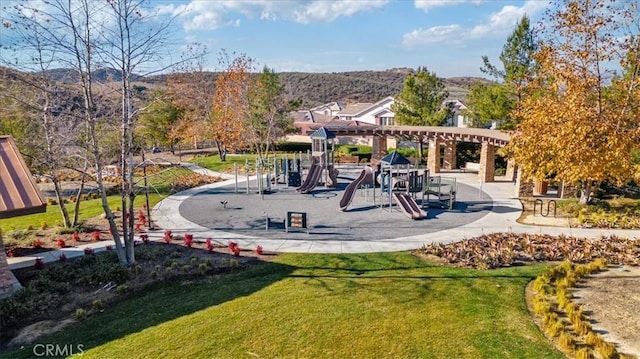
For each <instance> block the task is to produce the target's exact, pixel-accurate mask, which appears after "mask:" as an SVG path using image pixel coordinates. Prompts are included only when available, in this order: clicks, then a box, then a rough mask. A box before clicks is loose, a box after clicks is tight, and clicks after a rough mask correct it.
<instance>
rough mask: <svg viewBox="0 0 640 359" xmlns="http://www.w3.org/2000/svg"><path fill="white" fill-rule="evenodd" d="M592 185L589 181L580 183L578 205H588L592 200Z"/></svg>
mask: <svg viewBox="0 0 640 359" xmlns="http://www.w3.org/2000/svg"><path fill="white" fill-rule="evenodd" d="M592 191H593V184H592V183H591V181H586V182H583V183H582V191H580V200H579V201H578V203H580V204H588V203H590V202H591V200H592V199H593V195H592V193H591V192H592Z"/></svg>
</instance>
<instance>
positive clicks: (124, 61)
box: [102, 0, 171, 265]
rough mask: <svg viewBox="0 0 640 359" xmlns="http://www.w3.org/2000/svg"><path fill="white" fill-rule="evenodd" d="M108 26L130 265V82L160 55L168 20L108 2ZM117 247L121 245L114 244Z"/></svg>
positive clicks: (126, 2) (140, 2) (136, 4)
mask: <svg viewBox="0 0 640 359" xmlns="http://www.w3.org/2000/svg"><path fill="white" fill-rule="evenodd" d="M107 4H108V9H109V10H110V12H109V15H110V17H109V18H110V20H111V23H110V26H105V27H103V29H102V30H103V31H102V34H103V40H104V47H103V49H104V50H105V51H103V52H102V54H103V56H104V60H105V63H107V64H109V65H110V67H112V68H114V69H117V70H118V71H119V72H120V75H121V81H120V89H119V92H120V99H121V112H120V126H121V147H120V148H121V151H120V161H121V168H122V174H121V176H122V177H121V179H122V185H121V189H122V192H121V194H122V209H123V211H122V223H123V226H122V235H123V238H124V247H125V253H124V255H125V258H124V263H125V264H127V265H131V264H133V263H134V262H135V254H134V225H133V219H134V215H135V212H134V200H135V196H136V192H135V182H134V171H135V169H136V164H135V162H134V152H135V148H134V138H133V134H134V130H135V126H136V118H137V116H138V109H136V108H135V106H134V103H133V96H132V94H133V89H132V80H133V77H134V76H136V75H135V73H134V72H135V71H136V70H137V69H140V70H142V67H143V66H144V65H145V64H147V63H148V62H150V61H152V60H154V59H156V58H157V57H158V56H159V54H160V53H159V51H162V49H164V48H166V47H165V46H164V45H165V44H166V42H167V39H168V36H169V32H168V29H169V25H170V23H171V19H170V20H169V21H166V22H154V24H155V26H151V25H150V22H149V21H148V20H149V19H150V17H151V16H153V14H149V12H148V10H147V9H145V8H144V4H145V1H144V0H109V1H107ZM118 242H119V240H118ZM117 245H120V243H117Z"/></svg>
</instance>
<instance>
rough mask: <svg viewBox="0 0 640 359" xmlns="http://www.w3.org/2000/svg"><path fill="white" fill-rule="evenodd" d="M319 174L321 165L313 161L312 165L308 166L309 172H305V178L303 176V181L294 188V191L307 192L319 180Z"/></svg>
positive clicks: (314, 186)
mask: <svg viewBox="0 0 640 359" xmlns="http://www.w3.org/2000/svg"><path fill="white" fill-rule="evenodd" d="M321 175H322V166H321V165H319V164H317V163H314V164H313V165H311V168H309V173H308V174H307V178H305V180H304V183H303V184H302V186H300V187H298V188H296V191H298V192H300V193H309V192H310V191H312V190H313V189H314V188H316V186H317V185H318V182H319V181H320V177H321Z"/></svg>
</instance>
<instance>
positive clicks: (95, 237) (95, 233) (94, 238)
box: [91, 230, 100, 242]
mask: <svg viewBox="0 0 640 359" xmlns="http://www.w3.org/2000/svg"><path fill="white" fill-rule="evenodd" d="M91 240H92V241H94V242H97V241H99V240H100V231H98V230H95V231H93V232H91Z"/></svg>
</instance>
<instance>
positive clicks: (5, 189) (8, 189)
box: [0, 136, 47, 297]
mask: <svg viewBox="0 0 640 359" xmlns="http://www.w3.org/2000/svg"><path fill="white" fill-rule="evenodd" d="M46 210H47V203H46V201H45V200H44V197H43V196H42V193H41V192H40V189H39V188H38V186H37V185H36V182H35V180H34V178H33V176H32V175H31V171H29V168H28V167H27V165H26V163H25V161H24V159H23V158H22V155H21V154H20V152H19V150H18V146H17V145H16V143H15V141H14V140H13V138H12V137H11V136H0V219H1V218H9V217H16V216H23V215H26V214H32V213H40V212H44V211H46ZM12 278H13V276H12V274H11V271H10V270H9V265H8V263H7V255H6V252H5V249H4V243H3V242H2V233H0V297H3V296H6V295H11V294H12V291H13V280H12Z"/></svg>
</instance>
